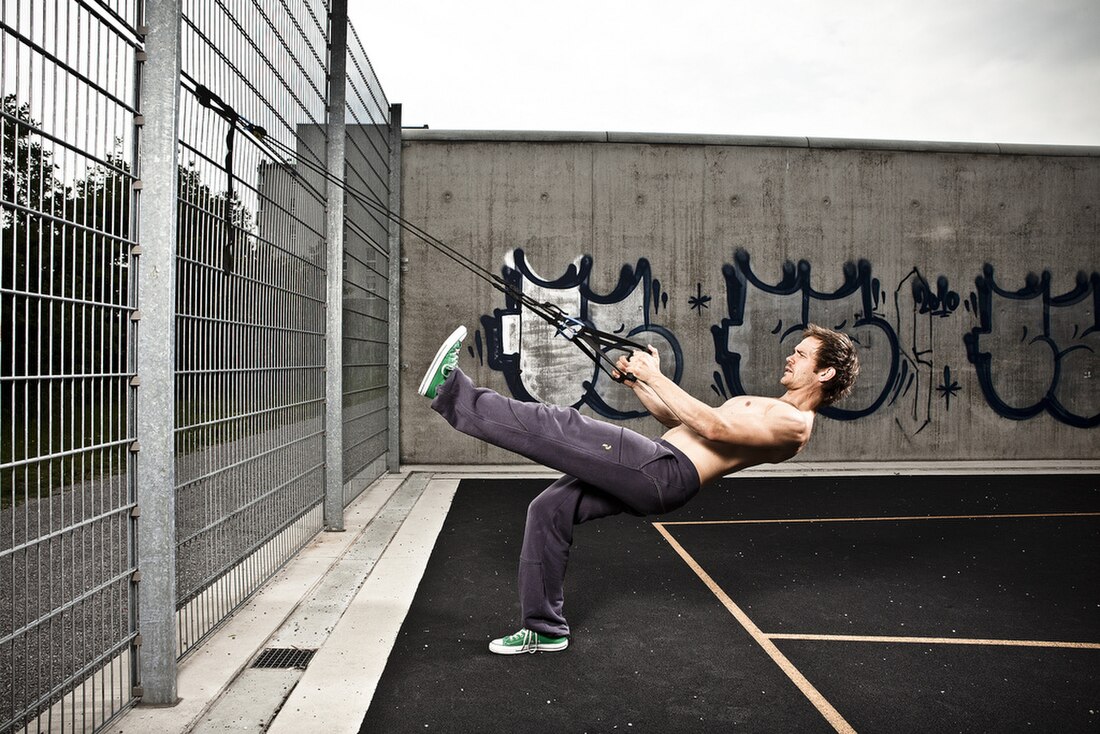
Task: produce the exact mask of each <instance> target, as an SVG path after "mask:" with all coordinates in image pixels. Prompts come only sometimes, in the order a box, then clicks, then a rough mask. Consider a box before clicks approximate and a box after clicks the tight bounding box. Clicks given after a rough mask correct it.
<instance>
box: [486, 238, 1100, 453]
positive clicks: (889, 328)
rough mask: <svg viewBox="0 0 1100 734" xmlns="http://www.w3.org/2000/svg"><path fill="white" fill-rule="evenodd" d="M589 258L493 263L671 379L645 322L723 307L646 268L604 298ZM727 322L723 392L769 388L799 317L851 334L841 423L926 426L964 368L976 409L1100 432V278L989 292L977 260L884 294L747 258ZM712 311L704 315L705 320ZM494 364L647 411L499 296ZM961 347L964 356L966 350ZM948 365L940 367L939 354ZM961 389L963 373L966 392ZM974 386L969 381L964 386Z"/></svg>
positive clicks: (560, 388) (843, 271)
mask: <svg viewBox="0 0 1100 734" xmlns="http://www.w3.org/2000/svg"><path fill="white" fill-rule="evenodd" d="M592 271H593V260H592V258H591V257H590V256H587V255H586V256H581V257H579V258H577V259H576V260H574V261H573V263H572V264H571V265H570V266H569V267H568V268H567V269H566V271H565V272H564V273H563V274H561V275H559V276H557V277H555V278H553V279H548V278H545V277H543V276H541V275H539V274H538V273H537V272H536V271H535V269H534V268H533V267H532V265H531V264H530V263H529V262H528V261H527V259H526V257H525V255H524V252H523V250H520V249H517V250H514V251H513V252H512V253H511V255H510V256H509V258H508V262H507V264H506V267H505V268H504V276H505V278H506V279H507V280H508V282H509V283H510V284H511V285H512V286H514V287H515V288H517V289H518V290H521V291H522V292H523V293H525V294H528V295H530V296H532V297H533V298H535V299H536V300H539V301H542V302H548V303H552V304H554V305H556V306H558V307H559V308H561V309H562V310H563V311H565V312H566V313H568V314H570V315H572V316H575V317H576V318H579V319H580V320H582V321H584V322H585V323H588V324H590V325H591V326H594V327H595V328H597V329H601V330H603V331H609V332H612V333H616V334H622V335H625V336H628V337H629V338H631V339H633V340H635V341H640V342H643V343H650V344H653V345H654V346H655V347H657V349H658V350H659V351H660V353H661V361H662V367H663V368H664V369H665V371H666V373H667V374H668V375H669V376H670V377H672V378H673V379H674V380H675V381H676V382H679V381H680V378H681V376H682V373H683V369H684V365H683V353H682V350H681V348H680V343H679V342H678V341H677V338H676V336H675V335H674V334H673V332H672V331H671V330H670V329H669V328H668V327H667V326H664V325H661V324H659V323H656V321H657V318H658V316H659V315H664V314H667V312H668V309H669V302H670V295H671V298H672V302H673V303H677V302H678V301H682V302H683V304H684V305H685V306H686V308H687V309H688V310H689V311H690V312H691V313H693V314H698V315H699V316H702V315H703V314H704V312H709V311H710V310H711V306H712V305H717V303H718V300H719V299H712V297H711V296H710V295H709V294H705V293H704V292H703V286H702V284H701V283H696V284H694V286H693V287H692V288H691V289H690V290H688V291H687V292H685V293H683V294H669V293H668V292H667V291H666V290H665V289H664V287H663V286H662V285H661V282H660V280H659V279H658V278H656V277H655V276H654V273H653V272H652V268H651V265H650V263H649V261H647V260H645V259H640V260H638V262H637V263H636V264H634V265H629V264H627V265H623V266H622V268H621V270H620V272H619V275H618V280H617V282H616V283H614V284H612V286H611V287H610V289H608V290H606V291H605V292H600V291H599V290H597V289H596V288H595V287H594V285H593V282H592V279H593V272H592ZM722 279H723V283H724V286H725V313H724V314H723V313H721V309H720V308H715V309H714V311H715V314H714V315H715V316H717V317H719V322H718V323H717V324H715V325H713V326H711V334H712V338H713V342H714V355H715V364H716V367H717V369H714V371H713V384H712V389H713V390H714V391H715V392H716V393H717V394H718V395H719V396H720V397H732V396H734V395H743V394H763V395H771V394H775V392H776V390H777V388H778V381H779V378H780V376H781V373H782V369H783V360H784V358H785V357H786V356H787V355H788V354H789V353H790V351H791V349H792V348H793V347H794V345H795V344H796V343H797V342H798V341H799V340H800V339H801V332H802V329H803V328H804V327H805V325H806V324H808V323H817V324H821V325H823V326H828V327H830V328H834V329H837V330H840V331H844V332H845V333H847V334H848V335H849V336H851V337H852V339H853V341H855V343H856V344H857V347H858V349H859V357H860V362H861V365H862V370H861V375H860V379H859V380H858V381H857V383H856V387H855V389H854V390H853V392H852V394H851V395H849V396H848V397H846V398H845V399H844V400H842V401H840V402H839V403H837V404H836V405H833V406H830V407H828V408H825V409H823V410H822V413H823V414H824V415H828V416H829V417H831V418H834V419H837V420H854V419H857V418H861V417H864V416H867V415H871V414H873V413H876V412H879V411H881V410H884V409H890V410H891V411H892V414H893V417H894V421H895V423H896V424H897V425H898V427H899V428H900V429H901V430H902V431H903V432H904V433H906V434H907V435H916V434H919V433H920V432H921V431H923V430H924V429H925V428H926V427H928V426H929V425H930V424H931V423H932V422H933V420H934V418H935V416H936V415H937V414H939V412H940V411H941V410H942V412H944V413H946V412H949V411H950V410H951V406H952V401H953V400H956V401H957V400H958V399H960V398H964V399H965V398H966V397H967V396H964V394H963V392H964V388H963V386H962V383H960V378H962V370H963V369H967V367H965V364H964V365H960V364H951V363H950V361H949V358H955V359H957V360H962V359H963V358H962V355H963V354H964V353H965V355H966V361H967V362H969V363H970V365H972V366H973V369H974V375H973V376H974V377H976V381H977V384H978V385H979V386H980V389H981V393H982V397H983V398H984V401H985V402H986V403H987V404H988V405H989V406H990V407H991V408H992V410H993V411H994V412H995V413H996V414H997V415H1000V416H1002V417H1005V418H1010V419H1014V420H1025V419H1028V418H1031V417H1034V416H1036V415H1038V414H1040V413H1043V412H1045V413H1047V414H1049V415H1050V416H1052V417H1054V418H1055V419H1057V420H1059V421H1061V422H1063V423H1066V424H1069V425H1072V426H1077V427H1094V426H1096V425H1100V389H1098V388H1097V385H1098V384H1100V383H1097V381H1096V380H1095V379H1094V378H1093V374H1094V373H1096V371H1097V368H1100V320H1098V315H1097V314H1098V310H1100V274H1097V273H1095V272H1094V273H1093V274H1092V275H1091V276H1086V275H1084V274H1081V275H1079V276H1078V277H1077V281H1076V283H1075V284H1074V286H1073V287H1072V288H1070V289H1069V290H1068V291H1066V292H1065V293H1062V294H1056V293H1055V292H1054V289H1053V287H1052V283H1051V281H1052V278H1051V276H1050V274H1049V273H1044V274H1043V275H1042V276H1029V277H1028V278H1027V280H1026V282H1025V284H1024V285H1023V287H1021V288H1020V289H1019V290H1015V291H1013V290H1009V289H1006V288H1004V287H1002V286H1000V285H998V284H997V282H996V281H995V279H994V275H993V268H992V267H991V266H989V265H987V266H985V268H984V269H983V272H982V274H981V275H979V276H978V277H977V278H976V279H975V281H974V283H975V290H974V291H973V292H970V293H969V295H968V297H966V298H963V297H962V296H961V295H960V293H959V292H958V291H957V290H955V289H954V288H953V287H952V284H951V282H950V281H949V280H948V278H947V277H946V276H943V275H939V276H936V277H934V278H929V277H926V276H925V275H924V274H923V273H922V272H921V271H920V269H919V268H916V267H914V268H913V269H912V270H910V272H909V273H908V274H907V275H905V276H904V277H903V278H901V280H900V281H899V282H898V283H897V284H896V285H892V287H889V286H886V285H884V284H883V283H882V282H881V281H880V279H879V278H878V277H876V276H875V274H874V273H873V267H872V264H871V263H870V262H869V261H867V260H860V261H858V262H855V263H852V262H849V263H845V264H843V265H842V266H840V267H837V268H833V269H832V271H831V272H830V271H827V270H824V269H822V268H818V269H817V270H815V269H814V268H813V267H812V265H811V263H809V262H808V261H806V260H800V261H799V262H798V263H792V262H786V263H784V264H783V265H782V266H781V267H780V269H779V270H778V272H776V273H773V274H771V275H770V276H769V274H767V273H759V272H755V271H754V270H753V267H752V259H751V257H750V255H749V253H748V252H746V251H745V250H738V251H737V252H736V253H735V254H734V258H733V262H732V263H729V264H726V265H724V266H723V267H722ZM708 315H709V314H708ZM481 321H482V327H483V330H484V334H485V339H484V347H483V344H482V339H481V333H478V334H477V341H476V345H477V349H478V354H479V355H480V354H481V353H482V350H483V348H484V351H485V356H486V359H487V362H488V364H489V366H490V367H491V368H493V369H495V370H498V371H500V372H502V373H503V374H504V377H505V380H506V382H507V383H508V387H509V389H510V390H511V392H512V394H513V395H514V396H515V397H517V398H519V399H522V400H531V401H541V402H546V403H554V404H558V405H572V406H575V407H579V406H580V405H588V406H590V407H591V408H592V409H593V410H594V411H595V412H597V413H599V414H601V415H603V416H605V417H608V418H619V419H622V418H632V417H638V416H641V415H644V414H645V413H644V412H642V411H640V410H639V408H638V403H637V401H636V400H634V399H633V396H632V395H630V394H629V392H628V391H623V390H621V389H617V388H616V387H615V386H614V383H613V382H612V381H611V379H610V378H609V377H608V376H607V375H606V374H604V373H603V372H601V371H600V370H599V369H598V367H597V366H596V365H595V364H594V363H593V361H592V360H591V359H589V358H588V357H587V356H586V355H584V354H583V353H582V352H580V350H578V349H576V348H575V347H574V346H573V345H572V344H570V343H569V342H568V340H566V339H564V338H562V336H561V335H560V334H558V333H557V332H556V330H555V328H554V327H553V326H551V325H550V324H548V323H546V322H545V321H543V320H542V319H540V318H539V317H537V316H535V315H533V314H531V313H530V312H528V311H527V310H526V309H522V308H521V306H520V305H519V303H518V302H515V301H514V299H511V298H508V300H507V302H506V304H505V307H504V308H502V309H497V310H495V311H494V312H493V313H492V314H491V315H487V316H483V317H482V319H481ZM963 344H965V348H963V347H962V345H963ZM938 353H939V354H942V355H944V358H937V354H938ZM965 382H967V381H966V380H965V379H964V380H963V383H965ZM971 384H972V383H971Z"/></svg>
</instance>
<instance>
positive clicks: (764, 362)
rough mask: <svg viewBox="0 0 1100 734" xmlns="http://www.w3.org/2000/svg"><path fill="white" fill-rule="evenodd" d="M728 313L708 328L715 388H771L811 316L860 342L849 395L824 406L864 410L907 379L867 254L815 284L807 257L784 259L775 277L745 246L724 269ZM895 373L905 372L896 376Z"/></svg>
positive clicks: (850, 415)
mask: <svg viewBox="0 0 1100 734" xmlns="http://www.w3.org/2000/svg"><path fill="white" fill-rule="evenodd" d="M722 277H723V279H724V280H725V284H726V309H727V311H728V314H729V315H728V316H727V317H726V318H723V319H722V320H721V322H720V323H719V324H718V325H717V326H714V327H712V328H711V332H712V334H713V336H714V351H715V360H716V361H717V362H718V366H719V370H720V373H719V375H717V376H716V382H717V381H718V380H717V378H718V377H720V378H721V380H722V381H724V385H723V384H722V383H721V382H719V383H718V385H717V388H718V389H719V391H722V392H724V391H726V390H728V392H729V394H731V395H744V394H754V395H761V394H762V395H768V394H771V393H774V392H775V384H776V383H777V382H778V380H779V376H780V374H781V373H782V370H783V360H784V359H785V358H786V356H787V355H788V354H790V353H791V350H792V349H793V348H794V345H795V344H797V343H798V341H800V340H801V338H802V336H801V334H802V330H803V328H805V325H806V324H808V323H816V324H820V325H822V326H827V327H829V328H831V329H836V330H838V331H843V332H845V333H846V334H848V335H849V336H850V337H852V340H853V341H854V342H856V344H857V345H858V347H859V357H860V363H861V365H862V371H861V374H860V379H859V380H858V381H857V382H856V387H855V389H854V390H853V392H852V394H851V395H850V396H848V397H847V398H845V399H844V401H842V402H841V403H839V404H837V405H833V406H830V407H828V408H826V409H824V410H823V411H822V413H823V414H825V415H828V416H830V417H832V418H837V419H840V420H851V419H854V418H859V417H861V416H865V415H869V414H871V413H873V412H875V411H876V410H878V409H879V408H880V407H881V406H882V405H883V404H884V403H886V402H887V401H889V400H891V398H892V397H896V392H895V390H894V388H895V385H896V384H897V383H899V382H904V380H905V379H906V378H908V372H907V371H906V372H905V373H904V374H903V373H902V372H900V370H901V369H902V367H901V366H900V365H901V359H900V354H899V346H898V337H897V332H896V331H895V329H894V327H893V326H892V325H891V324H890V323H889V322H888V321H886V319H885V318H883V315H882V312H881V307H882V306H883V304H884V303H885V300H886V297H885V292H884V291H883V289H882V286H881V284H880V283H879V281H878V279H876V278H875V277H874V276H873V275H872V272H871V264H870V263H869V262H867V261H866V260H861V261H860V262H858V263H854V264H853V263H848V264H846V265H845V266H844V268H843V272H842V274H841V278H840V283H839V284H838V285H837V286H836V287H835V288H833V289H831V290H830V289H822V288H815V287H814V283H813V271H812V268H811V266H810V263H809V262H807V261H805V260H801V261H799V262H798V264H797V265H795V264H794V263H791V262H787V263H784V265H783V268H782V273H781V275H780V277H779V279H778V281H776V282H774V283H771V282H767V281H765V280H764V279H763V278H761V277H760V276H758V275H757V274H756V273H754V272H753V270H752V265H751V261H750V257H749V253H748V252H746V251H745V250H738V251H737V252H736V254H735V255H734V262H733V264H727V265H725V266H724V267H723V268H722ZM899 377H901V378H902V379H901V380H899Z"/></svg>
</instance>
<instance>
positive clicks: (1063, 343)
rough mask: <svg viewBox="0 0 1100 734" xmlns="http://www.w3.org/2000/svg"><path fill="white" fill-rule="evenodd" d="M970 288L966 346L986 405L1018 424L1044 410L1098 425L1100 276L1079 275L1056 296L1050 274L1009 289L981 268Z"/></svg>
mask: <svg viewBox="0 0 1100 734" xmlns="http://www.w3.org/2000/svg"><path fill="white" fill-rule="evenodd" d="M975 286H976V288H977V292H976V293H975V294H974V295H973V296H972V298H971V302H970V304H968V307H969V308H971V309H972V310H973V312H974V313H975V314H976V316H977V318H978V322H979V323H978V325H977V326H976V327H974V328H973V329H972V330H971V331H970V332H969V333H968V334H966V335H965V336H964V337H963V340H964V342H965V344H966V354H967V358H968V359H969V360H970V362H971V363H972V364H973V365H974V368H975V370H976V372H977V377H978V384H979V385H981V389H982V394H983V395H984V396H985V400H986V402H987V403H988V404H989V405H990V407H992V408H993V410H995V411H996V412H997V414H998V415H1001V416H1004V417H1005V418H1012V419H1015V420H1025V419H1028V418H1031V417H1033V416H1036V415H1038V414H1040V413H1042V412H1044V411H1045V412H1046V413H1049V414H1050V415H1051V416H1053V417H1054V418H1057V419H1058V420H1060V421H1062V422H1063V423H1068V424H1069V425H1071V426H1077V427H1079V428H1092V427H1095V426H1097V425H1100V388H1098V387H1097V385H1098V383H1097V381H1096V379H1097V378H1096V377H1094V375H1097V369H1098V368H1100V317H1098V308H1100V273H1095V272H1094V273H1092V275H1091V276H1089V275H1086V274H1085V273H1079V274H1078V275H1077V282H1076V284H1075V285H1074V287H1073V288H1071V289H1070V290H1068V291H1067V292H1065V293H1062V294H1060V295H1054V294H1053V293H1052V284H1051V277H1050V273H1043V274H1042V275H1041V276H1036V275H1029V276H1028V277H1027V279H1026V281H1025V283H1024V285H1023V286H1022V287H1021V288H1019V289H1018V290H1015V291H1013V290H1009V289H1006V288H1003V287H1001V286H1000V285H998V284H997V282H996V279H995V278H994V273H993V267H992V266H991V265H986V266H985V268H984V269H983V271H982V274H981V275H979V276H978V277H977V278H976V279H975ZM1097 377H1100V375H1097Z"/></svg>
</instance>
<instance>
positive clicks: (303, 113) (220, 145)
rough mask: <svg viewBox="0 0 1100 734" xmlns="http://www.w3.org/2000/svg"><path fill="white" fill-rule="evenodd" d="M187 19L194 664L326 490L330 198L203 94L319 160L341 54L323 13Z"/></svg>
mask: <svg viewBox="0 0 1100 734" xmlns="http://www.w3.org/2000/svg"><path fill="white" fill-rule="evenodd" d="M183 12H184V24H183V37H182V48H183V58H182V65H183V76H184V81H185V83H184V93H183V95H182V99H181V116H180V179H179V180H180V192H179V213H180V225H179V238H178V269H177V281H178V293H177V347H178V348H177V355H178V356H177V365H176V480H177V488H176V524H177V527H176V533H177V536H176V542H177V554H176V564H177V584H176V586H177V605H178V606H179V608H180V625H179V635H180V637H179V650H180V652H181V654H182V653H185V652H187V651H188V650H189V649H191V647H192V646H193V645H194V644H195V643H196V642H197V641H198V640H200V639H202V637H203V636H205V635H206V634H207V633H208V632H209V631H210V630H211V629H212V628H213V627H214V626H215V625H216V624H217V622H218V621H220V620H221V619H222V618H224V617H225V615H226V614H228V612H229V611H231V610H232V609H233V608H234V607H235V606H236V605H237V604H239V603H240V601H241V600H242V599H243V598H244V597H246V596H247V595H248V594H250V593H251V592H252V591H254V590H255V589H256V588H257V587H258V586H259V585H260V584H261V583H262V582H263V581H264V580H265V579H266V578H267V577H268V576H269V575H270V574H271V573H272V572H273V571H274V570H275V569H276V568H278V567H279V566H280V565H281V564H282V563H283V562H285V560H287V559H288V558H289V557H290V556H291V555H293V553H294V552H295V551H296V550H297V549H298V548H299V547H300V546H301V545H302V544H303V543H304V542H305V541H306V540H308V539H309V538H310V537H311V536H312V535H313V534H314V533H315V532H316V531H317V530H319V529H320V527H321V522H322V517H321V512H320V507H319V505H320V502H321V500H322V499H323V494H324V444H323V440H324V438H323V432H324V399H325V391H324V368H325V364H324V362H325V345H324V339H325V336H324V335H325V275H326V274H325V206H326V201H325V198H324V196H325V187H324V185H323V182H321V181H320V180H318V179H317V177H315V176H312V177H311V176H310V175H309V173H308V171H307V170H306V169H304V168H303V167H302V166H300V165H297V162H296V161H295V160H285V159H276V158H274V157H272V156H270V155H268V154H267V153H266V152H265V151H264V150H262V149H260V148H259V147H258V146H257V145H256V143H255V141H254V140H253V139H252V138H251V137H250V136H246V135H244V134H242V133H241V132H240V131H236V133H235V135H234V136H233V140H232V141H230V140H229V139H228V137H227V136H228V135H229V133H230V122H229V121H227V119H225V118H224V117H223V116H220V115H218V114H216V113H215V111H214V110H212V109H211V108H210V107H208V106H204V105H203V104H202V103H201V98H200V97H199V96H198V95H196V94H195V92H194V90H195V89H196V87H197V86H198V85H204V86H206V87H208V88H209V89H210V90H211V91H212V92H213V93H214V94H216V95H218V96H219V97H220V98H221V99H222V100H224V102H225V103H226V105H228V106H230V107H231V108H232V109H233V110H235V111H236V112H237V113H238V114H239V115H241V116H242V117H244V118H247V120H249V121H250V122H252V123H254V124H257V125H260V126H262V127H263V128H264V129H265V130H266V131H267V135H268V136H269V137H270V138H271V139H272V140H274V141H277V142H280V143H282V144H284V145H285V146H288V147H289V148H290V149H292V150H296V151H297V153H298V156H299V157H301V158H308V159H311V160H313V161H316V162H319V163H321V164H322V165H323V164H324V161H325V138H324V135H323V129H324V128H323V126H324V123H325V92H326V74H327V68H326V59H327V43H328V38H327V33H328V29H327V16H326V10H325V7H324V5H323V4H321V3H319V2H318V3H313V4H310V3H306V2H286V3H263V4H261V3H259V2H232V3H230V2H223V1H222V0H214V2H210V1H209V0H193V1H192V2H187V3H185V4H184V10H183ZM259 39H262V45H261V43H260V40H259ZM302 129H309V130H313V131H316V133H315V134H312V135H299V130H302ZM230 142H232V146H233V148H232V151H230V149H229V145H230ZM230 173H232V177H231V176H230ZM231 182H232V188H231V187H230V184H231Z"/></svg>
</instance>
